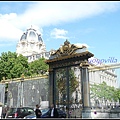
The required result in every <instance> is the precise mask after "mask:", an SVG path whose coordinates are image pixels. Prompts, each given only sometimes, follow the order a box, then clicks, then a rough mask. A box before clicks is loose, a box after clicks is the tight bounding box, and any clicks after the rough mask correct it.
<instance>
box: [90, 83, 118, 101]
mask: <svg viewBox="0 0 120 120" xmlns="http://www.w3.org/2000/svg"><path fill="white" fill-rule="evenodd" d="M90 89H91V98H98V99H103V98H104V100H109V101H112V100H114V101H117V100H118V99H120V89H115V88H114V87H111V86H108V85H107V84H106V82H104V81H103V82H102V83H101V84H98V85H97V84H93V85H91V88H90Z"/></svg>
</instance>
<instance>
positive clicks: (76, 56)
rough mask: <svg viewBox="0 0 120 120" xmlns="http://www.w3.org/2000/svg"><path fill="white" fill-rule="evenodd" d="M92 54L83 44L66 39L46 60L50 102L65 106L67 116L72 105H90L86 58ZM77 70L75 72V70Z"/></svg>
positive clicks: (86, 106) (87, 106) (85, 106)
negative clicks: (71, 42) (79, 44)
mask: <svg viewBox="0 0 120 120" xmlns="http://www.w3.org/2000/svg"><path fill="white" fill-rule="evenodd" d="M90 57H93V54H92V53H90V52H89V51H87V48H86V47H85V46H77V45H75V44H70V42H69V41H68V40H66V41H65V42H64V45H63V46H62V47H60V48H59V49H58V50H56V51H55V52H54V53H52V55H51V56H50V58H49V60H47V61H46V63H47V64H49V87H50V96H49V102H50V104H52V103H53V104H54V105H56V106H57V107H63V108H64V106H65V107H66V109H67V113H68V117H69V114H70V112H71V109H72V107H73V106H74V105H77V106H78V105H79V104H80V102H81V103H82V105H83V107H84V108H89V107H90V96H89V79H88V68H87V67H88V66H89V64H88V58H90ZM76 70H77V72H76Z"/></svg>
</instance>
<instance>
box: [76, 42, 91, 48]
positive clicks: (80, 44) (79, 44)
mask: <svg viewBox="0 0 120 120" xmlns="http://www.w3.org/2000/svg"><path fill="white" fill-rule="evenodd" d="M75 45H77V46H82V45H84V46H86V47H87V48H89V47H90V46H89V45H87V44H86V43H75Z"/></svg>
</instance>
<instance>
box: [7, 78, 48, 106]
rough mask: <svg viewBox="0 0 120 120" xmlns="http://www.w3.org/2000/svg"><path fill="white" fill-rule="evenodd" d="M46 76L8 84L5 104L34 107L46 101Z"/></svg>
mask: <svg viewBox="0 0 120 120" xmlns="http://www.w3.org/2000/svg"><path fill="white" fill-rule="evenodd" d="M48 86H49V85H48V78H39V79H36V80H33V79H30V80H25V81H20V82H12V83H9V84H8V95H7V104H8V105H9V106H10V107H11V106H13V107H19V106H29V107H35V105H36V104H42V102H43V101H44V102H45V101H46V102H47V101H48Z"/></svg>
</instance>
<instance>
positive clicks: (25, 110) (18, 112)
mask: <svg viewBox="0 0 120 120" xmlns="http://www.w3.org/2000/svg"><path fill="white" fill-rule="evenodd" d="M30 114H34V109H33V108H30V107H18V108H13V107H11V108H10V109H9V111H8V113H7V115H6V118H24V117H25V116H27V115H30Z"/></svg>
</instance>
